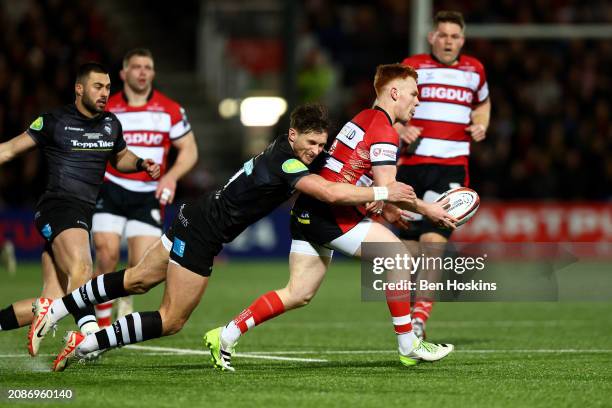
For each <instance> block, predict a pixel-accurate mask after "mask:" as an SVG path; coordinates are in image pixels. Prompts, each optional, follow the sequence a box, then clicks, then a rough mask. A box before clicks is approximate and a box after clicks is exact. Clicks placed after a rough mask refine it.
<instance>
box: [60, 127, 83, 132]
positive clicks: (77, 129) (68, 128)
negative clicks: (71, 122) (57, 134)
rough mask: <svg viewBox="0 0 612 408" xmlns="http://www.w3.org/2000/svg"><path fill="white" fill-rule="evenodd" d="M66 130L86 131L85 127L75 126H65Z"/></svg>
mask: <svg viewBox="0 0 612 408" xmlns="http://www.w3.org/2000/svg"><path fill="white" fill-rule="evenodd" d="M64 130H72V131H73V132H84V131H85V129H83V128H79V127H73V126H64Z"/></svg>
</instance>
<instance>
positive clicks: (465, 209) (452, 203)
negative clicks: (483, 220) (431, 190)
mask: <svg viewBox="0 0 612 408" xmlns="http://www.w3.org/2000/svg"><path fill="white" fill-rule="evenodd" d="M447 197H448V199H449V203H448V204H449V208H448V210H446V211H447V212H448V213H449V214H450V215H452V216H453V217H455V218H456V219H458V220H459V222H457V226H460V225H463V224H465V223H466V222H468V220H469V219H470V218H472V217H473V216H474V214H476V211H477V210H478V207H479V206H480V197H478V193H477V192H475V191H474V190H472V189H471V188H467V187H456V188H453V189H450V190H448V191H446V192H445V193H443V194H442V195H441V196H440V197H438V199H437V200H436V202H438V201H442V200H444V199H445V198H447Z"/></svg>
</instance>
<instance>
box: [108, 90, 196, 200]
mask: <svg viewBox="0 0 612 408" xmlns="http://www.w3.org/2000/svg"><path fill="white" fill-rule="evenodd" d="M106 109H107V110H108V111H110V112H112V113H114V114H115V115H116V116H117V118H119V121H120V122H121V126H122V127H123V138H124V139H125V142H126V143H127V146H128V149H130V150H131V151H132V152H134V154H136V155H137V156H138V157H141V158H143V159H153V160H154V161H155V162H156V163H159V164H160V166H161V175H164V173H165V172H166V168H167V166H168V163H167V157H168V151H169V150H170V146H171V145H172V142H173V141H175V140H177V139H180V138H181V137H183V136H185V135H186V134H187V133H189V131H190V130H191V125H190V124H189V121H188V120H187V116H186V115H185V110H184V109H183V108H182V107H181V106H180V105H179V104H178V103H177V102H175V101H173V100H172V99H170V98H168V97H167V96H166V95H164V94H163V93H161V92H159V91H157V90H153V91H152V92H151V95H149V98H148V100H147V103H146V104H145V105H143V106H138V107H133V106H129V105H128V102H127V98H126V97H125V95H124V94H123V92H117V93H116V94H114V95H112V96H111V97H110V98H109V100H108V104H107V105H106ZM104 178H105V179H106V180H109V181H111V182H113V183H115V184H118V185H120V186H121V187H123V188H125V189H127V190H130V191H136V192H148V191H155V189H156V188H157V184H158V180H154V179H152V178H151V177H150V176H149V175H148V174H147V173H146V172H144V171H141V172H138V173H130V174H127V173H121V172H119V171H118V170H116V169H115V168H114V167H112V166H111V165H110V164H109V165H108V166H107V167H106V173H105V174H104Z"/></svg>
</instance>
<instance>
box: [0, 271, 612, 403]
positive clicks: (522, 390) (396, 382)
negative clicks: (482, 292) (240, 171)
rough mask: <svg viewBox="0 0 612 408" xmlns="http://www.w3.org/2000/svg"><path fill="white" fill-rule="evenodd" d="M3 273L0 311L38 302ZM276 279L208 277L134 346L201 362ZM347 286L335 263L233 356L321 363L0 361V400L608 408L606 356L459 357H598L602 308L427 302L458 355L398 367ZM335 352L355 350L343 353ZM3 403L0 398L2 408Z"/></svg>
mask: <svg viewBox="0 0 612 408" xmlns="http://www.w3.org/2000/svg"><path fill="white" fill-rule="evenodd" d="M4 273H5V272H4V271H1V270H0V299H2V302H3V303H2V304H0V307H4V306H6V304H8V303H9V302H11V301H14V300H18V299H20V298H23V297H29V296H33V295H35V294H36V293H38V292H39V291H40V282H39V280H40V265H38V264H32V265H20V266H19V271H18V275H17V276H16V277H15V278H10V277H8V276H7V275H6V274H4ZM286 280H287V265H286V263H284V262H278V263H256V262H249V263H238V262H232V263H228V264H225V265H223V264H222V265H219V266H217V267H216V268H215V271H214V273H213V278H212V279H211V282H210V285H209V288H208V290H207V293H206V295H205V296H204V299H203V301H202V303H201V304H200V306H199V307H198V309H197V310H196V312H195V313H194V315H193V316H192V317H191V319H190V322H189V323H188V324H187V326H186V327H185V328H184V329H183V331H182V332H180V333H179V334H177V335H176V336H172V337H169V338H165V339H159V340H155V341H151V342H147V343H143V345H147V346H157V347H170V348H183V349H196V350H201V349H202V345H201V337H202V334H203V333H204V332H205V331H206V330H208V329H209V328H212V327H216V326H218V325H220V324H222V323H225V322H226V321H227V320H228V319H230V318H231V317H233V316H234V315H235V314H236V313H238V312H239V311H240V310H241V309H242V308H244V307H245V306H247V305H248V304H250V303H251V301H252V300H253V299H254V298H255V297H256V296H258V295H260V294H262V293H264V292H265V291H268V290H270V289H274V288H277V287H281V286H283V285H284V284H285V283H286ZM359 281H360V279H359V266H358V264H356V263H352V262H346V263H345V262H338V263H335V264H333V266H332V268H331V269H330V271H329V272H328V276H327V277H326V280H325V282H324V283H323V286H322V288H321V290H320V292H319V294H318V295H317V296H316V297H315V299H314V300H313V303H312V304H311V305H310V306H308V307H306V308H304V309H301V310H297V311H293V312H290V313H288V314H286V315H283V316H281V317H279V318H278V319H275V320H274V321H272V322H268V323H265V324H264V325H262V326H261V327H258V328H256V329H255V330H253V332H252V333H249V334H248V335H247V336H245V337H244V338H243V339H242V341H241V343H240V345H239V347H238V349H237V351H238V353H241V352H242V353H249V352H258V353H262V354H265V353H266V352H270V353H274V352H275V351H290V352H291V351H293V352H302V351H308V352H309V353H311V352H312V354H308V355H301V354H300V355H294V356H295V357H306V358H308V357H312V358H321V359H325V360H328V362H327V363H321V362H294V361H273V360H255V359H250V358H236V359H235V361H234V365H235V367H236V368H237V370H238V371H237V372H236V373H234V374H225V373H220V372H217V371H214V370H212V369H211V365H210V363H209V362H208V359H207V358H206V357H205V356H202V355H188V354H184V355H183V354H174V355H156V354H148V353H147V352H145V351H144V350H130V349H123V350H119V351H114V352H111V353H108V354H107V355H106V356H105V357H104V358H103V359H102V360H101V361H100V362H97V363H95V364H92V365H86V366H74V367H71V368H69V369H68V370H67V371H66V372H64V373H58V374H55V373H51V372H49V371H48V367H49V364H50V361H51V360H52V359H53V357H50V356H41V357H38V358H36V359H30V358H0V388H1V389H2V390H3V392H5V390H6V389H8V388H38V389H42V388H55V389H57V388H64V387H67V388H71V389H73V390H74V392H75V395H76V396H75V399H74V401H72V402H62V403H57V404H53V403H44V406H45V407H46V406H54V405H57V406H64V407H66V406H69V405H70V404H76V405H74V406H83V405H87V406H88V407H108V406H119V405H121V406H127V407H132V406H133V407H142V406H147V407H157V406H176V405H177V404H181V405H183V404H186V405H187V404H189V405H191V406H201V405H206V406H228V405H231V406H234V407H241V406H285V405H289V404H291V405H292V406H295V407H302V406H347V405H350V406H407V405H415V406H417V405H418V406H420V407H427V406H441V405H447V406H508V407H510V406H512V407H516V406H576V405H579V404H589V406H608V405H609V398H610V395H612V364H611V363H612V353H606V352H601V353H568V352H565V353H552V352H551V353H548V352H546V353H542V352H535V351H534V352H533V353H529V352H517V353H509V352H504V351H499V352H495V351H491V352H486V353H470V352H467V351H469V350H509V349H520V350H542V349H545V350H560V349H587V350H610V349H612V338H611V337H610V335H609V333H610V329H611V328H612V317H611V316H612V313H610V312H612V305H610V304H606V303H573V304H568V303H486V304H484V303H469V304H457V303H447V304H439V305H436V307H435V309H434V317H433V318H432V321H431V324H430V326H429V334H430V337H431V339H432V340H434V341H436V340H438V341H447V342H453V343H455V344H456V345H457V347H458V350H464V351H465V352H457V353H455V354H454V355H452V356H450V357H449V358H448V359H446V360H444V361H442V362H440V363H436V364H422V365H419V366H417V367H416V368H413V369H405V368H404V367H402V366H400V364H399V362H398V360H397V356H396V355H394V354H393V353H392V352H389V353H386V352H384V350H392V349H393V348H394V347H395V339H394V334H393V330H392V327H391V324H390V322H389V320H390V319H389V317H388V312H387V309H386V305H385V304H384V303H378V302H376V303H375V302H372V303H363V302H361V301H360V300H359V299H360V292H359ZM162 289H163V288H156V289H155V290H154V291H152V292H151V293H149V294H147V295H144V296H139V297H136V298H135V305H136V309H137V310H140V311H146V310H155V309H156V308H157V307H158V306H159V303H160V300H161V294H162ZM71 327H72V322H70V319H65V320H64V321H63V322H62V325H61V328H60V331H59V332H58V336H57V337H56V338H51V337H50V338H48V339H46V340H45V342H44V343H43V346H42V349H41V353H43V354H54V353H56V352H57V351H58V350H59V347H60V345H61V340H60V339H61V335H62V334H63V332H64V330H66V329H69V328H71ZM26 336H27V329H25V328H24V329H21V330H15V331H11V332H1V333H0V355H5V354H16V353H21V354H27V350H26V346H25V341H26ZM347 350H349V351H351V352H353V351H359V350H364V351H366V352H365V353H363V354H360V353H350V354H349V353H342V351H347ZM369 350H382V351H383V352H377V353H367V351H369ZM334 351H338V352H340V353H341V354H335V353H333V352H334ZM318 352H319V353H321V354H317V353H318ZM274 355H276V354H274ZM287 356H292V355H287ZM12 403H13V402H11V401H8V400H6V398H5V395H2V396H0V404H12ZM67 404H68V405H67ZM19 406H40V404H34V403H27V402H22V403H20V404H19Z"/></svg>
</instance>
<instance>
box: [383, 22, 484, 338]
mask: <svg viewBox="0 0 612 408" xmlns="http://www.w3.org/2000/svg"><path fill="white" fill-rule="evenodd" d="M464 29H465V22H464V20H463V15H462V14H461V13H459V12H455V11H440V12H438V13H437V14H436V15H435V17H434V19H433V30H432V31H431V32H430V33H429V35H428V37H427V39H428V41H429V44H431V54H419V55H414V56H411V57H408V58H406V59H405V60H404V61H403V64H405V65H410V66H412V67H414V68H415V69H416V71H417V72H418V74H419V81H418V87H419V95H420V99H421V104H420V105H419V106H418V107H417V109H416V112H415V114H414V117H413V118H412V120H411V121H410V123H409V124H408V125H407V126H404V125H403V124H401V123H400V124H396V125H395V127H396V129H397V130H398V133H399V134H400V138H401V140H402V142H403V148H402V150H401V157H400V159H399V162H398V164H399V169H398V173H397V180H398V181H402V182H404V183H407V184H410V185H411V186H413V187H414V189H415V192H416V194H417V196H418V197H419V198H422V199H423V200H424V201H427V202H431V201H434V200H435V199H437V198H438V196H439V195H440V194H441V193H443V192H444V191H446V190H448V189H450V188H454V187H459V186H467V185H468V184H469V176H468V159H469V154H470V142H471V141H472V140H473V141H475V142H480V141H481V140H483V139H484V138H485V136H486V131H487V127H488V126H489V117H490V112H491V102H490V100H489V88H488V85H487V80H486V75H485V70H484V67H483V65H482V64H481V63H480V61H478V60H477V59H476V58H474V57H470V56H467V55H463V54H460V52H461V48H462V47H463V44H464V42H465V36H464ZM412 215H413V217H414V219H415V221H414V222H413V223H412V224H411V226H410V227H409V228H408V229H406V230H402V231H401V232H400V237H401V238H402V240H403V241H404V243H405V244H406V245H407V246H408V248H409V249H410V252H411V253H413V254H419V253H424V254H425V255H426V256H432V257H435V256H441V255H442V254H443V253H444V249H445V245H444V244H445V243H446V242H447V241H448V239H449V238H450V235H451V231H450V230H448V229H444V228H440V227H439V226H436V225H434V224H432V223H431V222H430V221H428V220H427V219H423V217H422V216H421V215H420V214H412ZM419 247H420V248H419ZM438 273H439V272H438V271H424V270H422V271H421V274H422V275H421V276H423V274H425V275H426V276H427V277H428V278H429V280H437V278H438V277H437V276H436V275H437V274H438ZM432 306H433V298H432V295H431V293H425V292H423V293H418V296H417V299H416V302H415V305H414V309H413V313H412V318H413V327H414V331H415V333H416V334H417V335H419V336H420V337H424V330H425V323H426V322H427V319H428V318H429V315H430V313H431V309H432Z"/></svg>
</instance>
